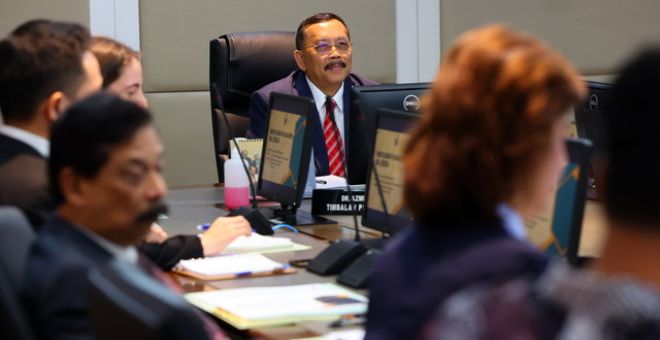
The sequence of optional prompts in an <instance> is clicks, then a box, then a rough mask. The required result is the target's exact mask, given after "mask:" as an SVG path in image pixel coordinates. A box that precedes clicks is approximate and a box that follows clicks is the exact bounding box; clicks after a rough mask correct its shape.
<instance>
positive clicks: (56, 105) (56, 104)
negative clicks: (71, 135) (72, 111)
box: [45, 91, 69, 124]
mask: <svg viewBox="0 0 660 340" xmlns="http://www.w3.org/2000/svg"><path fill="white" fill-rule="evenodd" d="M68 106H69V100H68V99H67V98H66V96H65V95H64V93H63V92H62V91H55V92H53V93H51V94H50V96H48V98H46V107H45V109H46V110H45V112H46V119H48V121H49V122H50V123H51V124H52V123H53V122H54V121H55V120H57V118H59V117H60V115H61V114H62V112H63V111H64V109H66V108H67V107H68Z"/></svg>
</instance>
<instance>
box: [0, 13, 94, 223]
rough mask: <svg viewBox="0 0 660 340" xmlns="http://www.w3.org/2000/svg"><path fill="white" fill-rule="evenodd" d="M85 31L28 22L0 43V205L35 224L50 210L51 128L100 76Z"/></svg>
mask: <svg viewBox="0 0 660 340" xmlns="http://www.w3.org/2000/svg"><path fill="white" fill-rule="evenodd" d="M88 44H89V33H88V32H87V30H86V29H85V28H84V27H82V26H80V25H78V24H74V23H68V22H57V21H49V20H32V21H28V22H25V23H24V24H22V25H19V26H18V27H16V29H14V30H13V31H12V32H11V33H9V35H7V36H6V37H5V38H4V39H2V41H0V111H1V112H2V120H3V123H4V124H3V125H0V204H3V205H15V206H17V207H19V208H20V209H21V210H22V211H23V212H24V213H25V215H26V216H27V217H28V219H29V221H30V223H31V224H32V226H33V227H34V228H38V227H39V226H41V224H42V223H43V222H44V220H45V219H46V216H47V215H48V213H50V211H51V210H52V209H53V205H52V203H51V201H50V197H49V194H48V187H47V180H46V160H47V158H48V138H49V130H50V126H51V125H52V124H53V122H54V121H55V120H56V119H57V118H58V117H59V116H60V113H61V112H62V111H63V110H64V109H66V108H67V106H69V105H70V104H71V103H72V102H75V101H76V100H78V99H80V98H82V97H85V96H87V95H88V94H90V93H92V92H94V91H97V90H98V89H99V88H100V87H101V82H102V80H101V74H100V72H99V65H98V62H97V61H96V58H94V56H93V55H92V54H91V53H90V52H89V51H88Z"/></svg>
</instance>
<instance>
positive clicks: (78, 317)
mask: <svg viewBox="0 0 660 340" xmlns="http://www.w3.org/2000/svg"><path fill="white" fill-rule="evenodd" d="M112 259H113V256H112V255H111V254H110V253H109V252H107V251H106V250H105V249H103V248H102V247H101V246H99V245H98V244H96V243H95V242H94V241H93V240H91V239H90V238H89V237H87V236H86V235H85V234H83V233H82V232H80V231H79V230H77V229H76V228H75V227H74V226H72V225H71V224H70V223H69V222H67V221H65V220H63V219H61V218H59V217H57V216H55V215H53V216H51V218H50V219H49V220H48V221H47V222H46V223H45V224H44V226H43V228H42V230H41V232H40V233H39V235H38V236H37V239H36V241H35V243H34V244H33V245H32V247H31V249H30V252H29V255H28V262H27V265H26V272H25V276H24V280H23V282H24V288H23V289H24V292H23V297H24V301H25V305H26V310H27V312H28V315H29V316H30V319H31V321H32V324H33V325H34V326H35V329H36V330H37V333H38V334H37V336H38V337H39V338H43V339H91V338H92V330H91V323H90V318H89V301H88V296H87V291H88V288H89V284H90V283H89V280H88V278H87V272H88V271H89V270H90V269H91V268H98V267H101V266H103V265H105V264H107V263H108V262H109V261H111V260H112Z"/></svg>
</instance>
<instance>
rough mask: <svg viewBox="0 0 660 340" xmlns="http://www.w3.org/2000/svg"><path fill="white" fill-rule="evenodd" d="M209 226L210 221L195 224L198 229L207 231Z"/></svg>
mask: <svg viewBox="0 0 660 340" xmlns="http://www.w3.org/2000/svg"><path fill="white" fill-rule="evenodd" d="M210 227H211V223H204V224H200V225H198V226H197V230H198V231H207V230H209V228H210Z"/></svg>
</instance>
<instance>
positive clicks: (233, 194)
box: [225, 149, 250, 209]
mask: <svg viewBox="0 0 660 340" xmlns="http://www.w3.org/2000/svg"><path fill="white" fill-rule="evenodd" d="M225 205H226V206H227V208H229V209H236V208H238V207H247V206H249V205H250V182H249V181H248V178H247V174H246V173H245V169H244V168H243V165H242V164H241V157H240V156H239V155H238V150H237V149H233V150H232V151H231V158H230V159H228V160H227V161H225Z"/></svg>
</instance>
